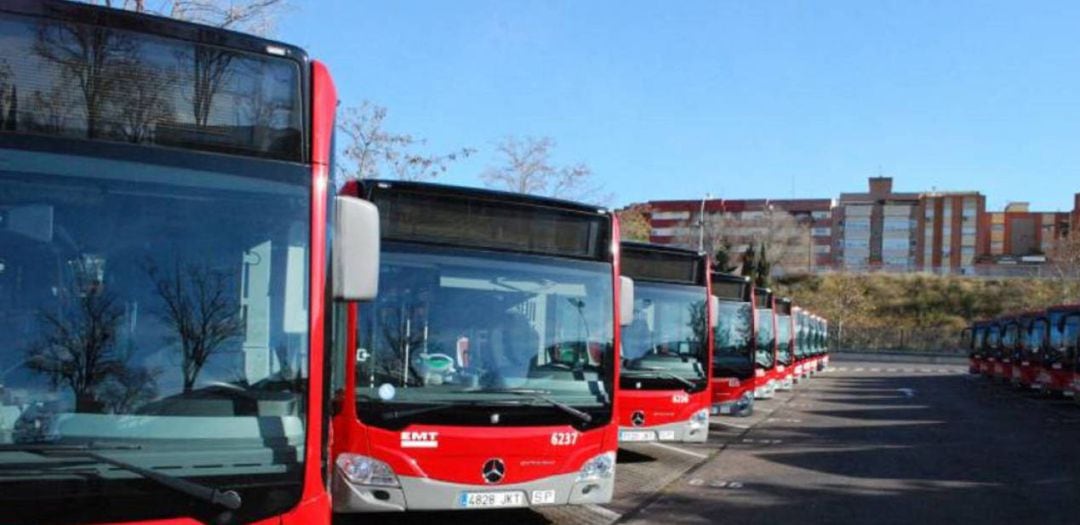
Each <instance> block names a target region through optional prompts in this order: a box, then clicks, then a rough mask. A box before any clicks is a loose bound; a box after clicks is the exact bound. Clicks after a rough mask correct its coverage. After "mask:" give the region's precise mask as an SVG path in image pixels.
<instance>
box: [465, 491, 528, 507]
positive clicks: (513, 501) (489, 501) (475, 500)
mask: <svg viewBox="0 0 1080 525" xmlns="http://www.w3.org/2000/svg"><path fill="white" fill-rule="evenodd" d="M458 506H460V507H462V508H466V509H497V508H504V507H524V506H526V502H525V493H524V492H521V491H504V492H462V493H461V496H460V497H459V498H458Z"/></svg>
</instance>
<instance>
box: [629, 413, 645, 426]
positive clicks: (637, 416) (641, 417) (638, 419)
mask: <svg viewBox="0 0 1080 525" xmlns="http://www.w3.org/2000/svg"><path fill="white" fill-rule="evenodd" d="M630 422H631V423H633V424H634V426H635V427H640V426H641V425H644V424H645V413H644V412H642V411H640V410H638V411H637V412H634V413H633V414H630Z"/></svg>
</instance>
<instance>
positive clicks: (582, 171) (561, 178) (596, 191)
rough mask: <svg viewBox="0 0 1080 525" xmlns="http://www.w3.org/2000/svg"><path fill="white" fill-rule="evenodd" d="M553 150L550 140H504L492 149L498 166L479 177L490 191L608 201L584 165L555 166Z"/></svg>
mask: <svg viewBox="0 0 1080 525" xmlns="http://www.w3.org/2000/svg"><path fill="white" fill-rule="evenodd" d="M553 149H555V140H554V139H552V138H551V137H540V138H535V137H525V138H524V139H518V138H517V137H512V136H510V137H506V138H504V139H503V140H502V141H501V142H499V143H498V144H497V145H496V148H495V151H496V153H497V154H498V156H499V157H500V160H501V164H500V165H497V166H492V167H489V168H488V169H487V170H485V171H484V173H482V174H481V175H480V178H481V179H482V180H483V181H484V184H486V185H487V186H488V187H489V188H497V189H501V190H506V191H512V192H516V193H528V194H534V195H546V196H550V197H558V198H561V199H569V200H576V201H587V202H596V203H600V204H606V203H607V202H609V201H610V200H611V198H612V196H611V194H609V193H605V192H604V188H603V186H602V185H601V184H599V183H597V182H596V178H595V177H594V174H593V172H592V170H591V169H589V167H588V166H586V165H585V164H583V163H578V164H572V165H569V166H556V165H555V164H554V163H553V161H552V159H551V152H552V150H553Z"/></svg>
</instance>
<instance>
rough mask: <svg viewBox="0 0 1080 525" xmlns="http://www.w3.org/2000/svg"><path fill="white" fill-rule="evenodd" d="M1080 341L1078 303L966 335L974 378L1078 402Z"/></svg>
mask: <svg viewBox="0 0 1080 525" xmlns="http://www.w3.org/2000/svg"><path fill="white" fill-rule="evenodd" d="M1078 338H1080V305H1075V304H1074V305H1059V306H1052V307H1050V308H1047V309H1046V310H1037V311H1029V312H1022V313H1018V314H1012V315H1006V316H1002V317H998V318H995V319H986V320H982V321H977V322H975V323H972V325H971V326H970V327H968V328H967V329H965V330H964V333H963V340H964V346H965V347H966V348H968V349H969V356H970V371H971V373H972V374H981V375H984V376H986V377H990V378H993V379H995V380H998V381H1001V382H1005V383H1009V384H1012V385H1013V386H1015V387H1017V388H1023V389H1025V390H1037V391H1040V392H1043V393H1046V394H1048V395H1052V396H1058V397H1060V396H1066V397H1073V398H1074V399H1077V400H1078V401H1080V396H1078V395H1077V394H1078V393H1080V362H1078V360H1080V356H1078V355H1077V346H1078V345H1080V339H1078Z"/></svg>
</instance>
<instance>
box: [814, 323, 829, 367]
mask: <svg viewBox="0 0 1080 525" xmlns="http://www.w3.org/2000/svg"><path fill="white" fill-rule="evenodd" d="M828 335H829V334H828V328H827V327H826V324H825V318H824V317H821V316H820V315H819V316H815V317H814V370H816V371H818V372H821V371H824V370H825V342H826V339H827V338H828Z"/></svg>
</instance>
